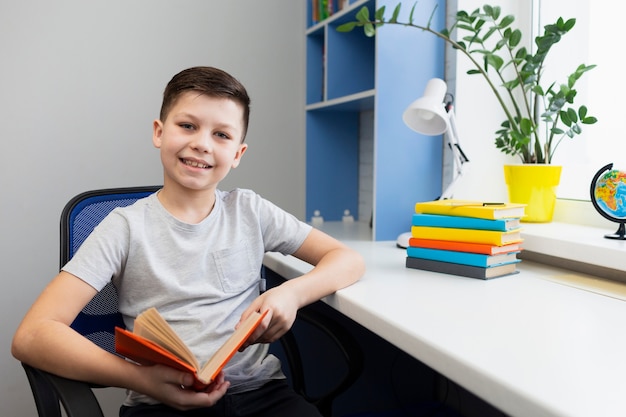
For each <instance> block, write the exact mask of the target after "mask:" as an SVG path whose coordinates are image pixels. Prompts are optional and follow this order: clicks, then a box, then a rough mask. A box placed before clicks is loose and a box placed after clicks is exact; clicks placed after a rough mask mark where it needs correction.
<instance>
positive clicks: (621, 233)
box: [604, 223, 626, 240]
mask: <svg viewBox="0 0 626 417" xmlns="http://www.w3.org/2000/svg"><path fill="white" fill-rule="evenodd" d="M624 224H625V223H620V224H619V227H618V228H617V232H615V233H612V234H608V235H604V237H605V238H607V239H618V240H626V227H624Z"/></svg>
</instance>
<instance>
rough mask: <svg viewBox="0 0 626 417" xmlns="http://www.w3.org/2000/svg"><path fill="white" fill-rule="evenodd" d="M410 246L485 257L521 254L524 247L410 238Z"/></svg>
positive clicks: (516, 243) (519, 245)
mask: <svg viewBox="0 0 626 417" xmlns="http://www.w3.org/2000/svg"><path fill="white" fill-rule="evenodd" d="M409 246H414V247H418V248H431V249H442V250H451V251H457V252H470V253H484V254H485V255H497V254H499V253H507V252H520V251H521V250H522V245H521V243H520V242H514V243H509V244H507V245H502V246H498V245H491V244H488V243H474V242H455V241H453V240H435V239H420V238H417V237H412V238H409Z"/></svg>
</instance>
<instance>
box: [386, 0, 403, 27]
mask: <svg viewBox="0 0 626 417" xmlns="http://www.w3.org/2000/svg"><path fill="white" fill-rule="evenodd" d="M400 6H402V3H398V5H397V6H396V8H395V9H393V14H392V15H391V19H390V20H389V21H390V22H391V23H395V22H397V21H398V16H399V15H400Z"/></svg>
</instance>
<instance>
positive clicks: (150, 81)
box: [0, 0, 305, 416]
mask: <svg viewBox="0 0 626 417" xmlns="http://www.w3.org/2000/svg"><path fill="white" fill-rule="evenodd" d="M304 5H305V2H303V1H280V0H268V1H263V2H258V1H252V0H249V1H245V0H230V1H216V0H212V1H207V0H177V1H165V0H134V1H131V2H129V1H122V0H107V1H103V0H100V1H90V2H84V1H79V0H54V1H50V0H25V1H23V0H12V1H10V0H0V125H1V127H2V133H1V134H0V144H1V147H2V150H1V151H0V190H1V194H0V233H1V234H0V236H1V237H0V245H1V246H0V249H1V250H0V257H1V258H0V259H1V265H2V275H1V277H2V284H3V290H2V291H1V292H0V315H1V317H2V319H1V320H2V325H1V327H0V369H1V371H0V374H1V375H2V378H0V404H1V407H2V415H3V416H32V415H35V408H34V404H33V400H32V397H31V393H30V389H29V387H28V384H27V381H26V378H25V376H24V373H23V371H22V369H21V367H20V365H19V363H18V362H17V361H15V360H14V359H13V358H12V357H11V355H10V342H11V338H12V335H13V332H14V330H15V328H16V327H17V325H18V323H19V321H20V319H21V318H22V316H23V315H24V313H25V312H26V310H27V308H28V307H29V306H30V304H31V303H32V302H33V300H34V299H35V297H36V296H37V294H38V293H39V292H40V291H41V289H42V288H43V287H44V285H45V284H46V283H47V282H48V281H49V280H50V279H51V278H52V277H53V276H54V275H55V273H56V272H57V270H58V238H59V232H58V222H59V215H60V213H61V210H62V208H63V205H64V204H65V202H66V201H67V200H68V199H69V198H71V197H72V196H73V195H75V194H77V193H79V192H82V191H84V190H87V189H93V188H102V187H116V186H127V185H142V184H159V183H161V181H162V179H161V178H162V175H161V168H160V162H159V159H158V153H157V151H156V150H155V149H154V148H152V145H151V123H152V120H153V119H154V118H155V117H157V113H158V110H159V106H160V98H161V93H162V90H163V87H164V86H165V84H166V82H167V81H168V80H169V79H170V77H171V76H172V75H173V74H174V73H176V72H178V71H179V70H181V69H183V68H186V67H189V66H193V65H213V66H217V67H221V68H223V69H225V70H227V71H229V72H231V73H232V74H233V75H235V76H236V77H237V78H239V79H240V80H241V81H242V82H243V83H244V84H245V85H246V86H247V87H248V90H249V93H250V95H251V97H252V101H253V103H252V116H251V126H250V131H249V134H248V139H247V141H248V142H249V144H250V148H249V150H248V152H247V153H246V155H245V157H244V160H243V162H242V165H241V166H240V167H239V168H238V169H236V170H234V171H233V172H232V173H231V176H230V177H229V178H228V179H227V180H225V181H224V183H223V184H222V188H231V187H234V186H239V187H247V188H253V189H255V190H256V191H258V192H259V193H261V194H262V195H264V196H266V197H267V198H269V199H270V200H272V201H274V202H275V203H277V204H278V205H280V206H282V207H283V208H285V209H287V210H289V211H291V212H293V213H294V214H296V215H297V216H298V217H300V218H303V216H304V108H303V103H304ZM117 396H118V397H119V395H117ZM117 401H118V400H117V398H116V399H114V400H111V401H108V402H107V404H106V410H107V415H116V409H117V405H118V404H117Z"/></svg>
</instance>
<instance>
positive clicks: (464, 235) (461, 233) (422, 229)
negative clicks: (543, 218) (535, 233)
mask: <svg viewBox="0 0 626 417" xmlns="http://www.w3.org/2000/svg"><path fill="white" fill-rule="evenodd" d="M521 230H522V229H515V230H510V231H508V232H501V231H497V230H479V229H458V228H453V227H430V226H412V227H411V234H412V235H413V237H416V238H419V239H436V240H448V241H454V242H473V243H486V244H490V245H496V246H503V245H508V244H510V243H515V242H521V241H522V240H523V239H522V237H521V233H520V231H521Z"/></svg>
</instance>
